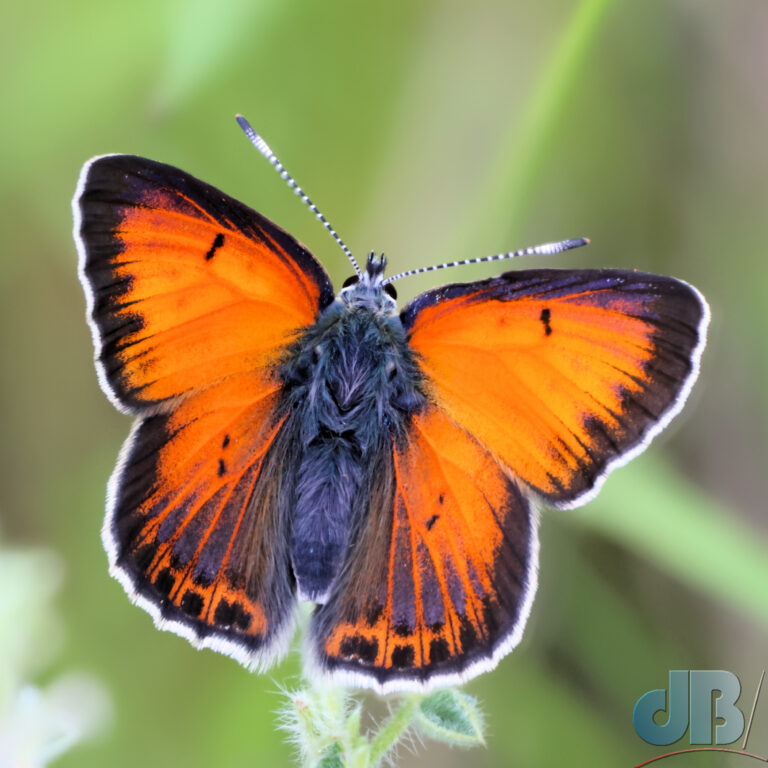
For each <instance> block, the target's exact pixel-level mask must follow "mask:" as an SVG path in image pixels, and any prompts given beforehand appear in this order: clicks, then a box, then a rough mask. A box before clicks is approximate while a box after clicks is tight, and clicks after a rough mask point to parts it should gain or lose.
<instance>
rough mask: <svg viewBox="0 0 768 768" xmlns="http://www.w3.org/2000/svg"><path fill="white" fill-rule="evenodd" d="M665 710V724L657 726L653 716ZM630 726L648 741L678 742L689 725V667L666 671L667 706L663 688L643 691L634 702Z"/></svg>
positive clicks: (650, 742)
mask: <svg viewBox="0 0 768 768" xmlns="http://www.w3.org/2000/svg"><path fill="white" fill-rule="evenodd" d="M664 710H666V711H667V712H668V713H669V717H668V718H667V722H666V723H664V725H658V724H657V723H655V722H654V720H653V716H654V715H655V714H656V713H657V712H663V711H664ZM632 725H634V726H635V731H636V732H637V735H638V736H639V737H640V738H641V739H642V740H643V741H647V742H648V743H649V744H656V746H659V747H662V746H666V745H667V744H674V743H675V742H676V741H680V739H682V738H683V735H684V734H685V731H686V730H687V728H688V670H686V669H671V670H670V671H669V706H667V692H666V691H665V690H664V689H663V688H657V689H656V690H655V691H648V693H644V694H643V695H642V696H641V697H640V698H639V699H638V700H637V704H635V711H634V712H633V713H632Z"/></svg>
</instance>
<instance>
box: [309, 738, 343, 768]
mask: <svg viewBox="0 0 768 768" xmlns="http://www.w3.org/2000/svg"><path fill="white" fill-rule="evenodd" d="M315 768H344V758H343V756H342V749H341V744H339V742H338V741H334V742H333V744H331V745H330V746H329V747H328V748H327V749H326V750H325V754H324V755H323V756H322V757H321V758H320V759H319V760H318V761H317V763H315Z"/></svg>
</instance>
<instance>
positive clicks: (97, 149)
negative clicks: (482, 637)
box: [0, 0, 768, 768]
mask: <svg viewBox="0 0 768 768" xmlns="http://www.w3.org/2000/svg"><path fill="white" fill-rule="evenodd" d="M766 29H768V4H766V3H765V0H740V2H738V3H731V2H722V0H643V2H630V1H629V0H585V1H584V2H577V1H576V0H539V2H536V3H510V2H504V1H503V0H498V1H497V2H480V3H467V2H459V1H458V0H441V1H438V0H427V1H420V2H406V1H405V0H391V1H390V2H388V3H360V2H352V1H351V0H346V1H344V2H337V1H336V0H327V1H326V2H322V3H321V2H293V1H289V0H250V1H248V0H220V1H219V2H216V3H214V2H206V1H204V0H187V1H186V2H175V1H173V0H162V1H161V2H158V0H152V1H151V2H150V0H134V1H133V2H132V3H130V4H125V3H108V2H95V1H92V0H89V1H88V2H84V1H82V0H81V1H80V2H74V3H59V2H54V0H42V2H40V3H37V4H35V5H34V8H32V7H31V6H29V5H24V4H21V3H17V4H10V3H5V4H4V7H3V23H2V29H0V61H2V67H1V68H0V72H2V75H0V78H1V79H0V104H2V111H3V119H2V123H1V124H0V156H1V158H2V160H1V163H0V194H1V195H2V206H0V222H1V223H0V231H2V235H3V247H2V253H1V255H0V348H1V349H2V356H3V365H2V369H1V370H0V393H1V396H2V400H1V402H0V424H1V425H2V435H3V439H2V441H0V451H1V452H2V455H0V504H1V505H2V507H1V508H0V531H1V532H2V537H3V543H4V545H5V546H14V547H20V546H27V545H34V546H44V547H47V548H50V549H51V550H54V551H55V552H58V553H59V554H60V555H61V557H62V559H63V562H64V565H65V581H64V588H63V591H62V592H61V594H60V595H59V598H58V600H57V601H56V610H57V611H58V613H59V614H60V619H61V621H60V624H61V633H62V634H61V638H59V643H60V652H59V654H58V655H57V656H56V659H55V663H53V664H52V665H50V666H49V667H48V668H46V670H45V672H44V673H43V675H42V677H41V678H40V679H41V680H43V681H44V680H45V679H46V676H51V675H54V674H56V673H57V672H58V671H61V670H65V669H81V670H87V671H89V672H92V673H94V674H95V675H96V676H97V677H98V678H100V679H101V680H102V681H103V683H104V684H105V685H106V687H107V689H108V691H109V693H110V695H111V696H112V699H113V702H114V710H115V714H114V718H113V726H112V728H111V729H110V730H109V731H107V732H106V733H105V734H104V735H102V736H101V737H100V738H99V739H97V740H95V741H93V742H89V743H87V744H85V745H83V746H80V747H78V748H77V749H76V750H73V751H72V752H70V753H69V754H68V755H66V756H65V757H64V758H62V759H61V760H60V762H59V763H57V764H58V765H61V766H62V768H65V767H70V768H71V767H74V766H77V767H78V768H88V767H90V766H94V767H95V766H99V767H101V766H105V765H109V766H112V767H113V768H123V767H125V768H129V767H130V768H135V766H137V765H140V766H146V767H147V768H153V767H154V766H165V765H173V766H175V765H184V766H189V768H193V767H197V766H221V767H224V768H246V767H248V768H256V767H257V766H272V765H284V764H287V763H288V762H289V760H290V751H289V748H288V747H287V746H285V745H284V744H283V742H282V738H281V734H280V733H279V732H277V731H276V729H275V725H274V717H273V712H274V710H275V709H276V708H277V706H278V704H279V697H278V696H277V694H276V692H277V690H278V684H279V683H285V682H290V680H291V678H292V677H294V676H295V675H296V674H297V672H298V669H299V664H298V659H297V655H296V654H295V653H294V654H293V655H292V656H291V657H289V659H288V661H287V662H285V663H284V664H283V665H282V666H281V667H280V668H278V669H276V670H274V671H273V674H272V675H271V676H255V675H251V674H248V673H247V672H245V671H244V670H243V669H241V668H240V667H239V666H238V665H237V664H236V663H235V662H233V661H232V660H230V659H228V658H224V657H220V656H218V655H216V654H214V653H212V652H209V651H205V652H197V651H195V650H193V649H192V648H191V646H189V645H188V643H186V642H185V641H184V640H182V639H181V638H178V637H176V636H175V635H172V634H169V633H161V632H158V631H157V630H155V629H154V628H153V626H152V622H151V620H150V618H149V617H148V616H147V615H146V614H145V613H143V612H142V611H140V610H139V609H138V608H135V607H132V606H131V605H130V603H129V601H128V600H127V598H126V596H125V595H124V593H123V590H122V588H121V587H120V586H119V585H118V584H117V582H115V581H113V580H112V579H110V578H109V576H108V575H107V567H106V556H105V554H104V552H103V551H102V548H101V543H100V539H99V530H100V527H101V520H102V514H103V506H104V489H105V483H106V480H107V478H108V476H109V474H110V472H111V470H112V467H113V464H114V461H115V458H116V455H117V452H118V450H119V447H120V445H121V443H122V440H123V439H124V438H125V436H126V435H127V433H128V429H129V426H130V421H129V419H127V418H126V417H125V416H121V415H119V414H118V413H117V412H116V411H115V410H114V409H113V408H112V406H110V405H109V403H108V402H107V400H106V398H105V397H104V396H103V395H102V393H101V392H100V390H99V388H98V385H97V382H96V376H95V374H94V370H93V364H92V354H93V353H92V348H91V339H90V334H89V332H88V329H87V327H86V324H85V321H84V309H85V304H84V298H83V295H82V290H81V288H80V286H79V284H78V281H77V275H76V254H75V249H74V245H73V243H72V237H71V227H72V224H71V213H70V199H71V196H72V194H73V192H74V188H75V183H76V180H77V176H78V173H79V170H80V167H81V165H82V163H83V162H84V161H85V160H86V159H88V158H89V157H90V156H92V155H95V154H99V153H105V152H128V153H134V154H140V155H145V156H147V157H150V158H153V159H156V160H161V161H164V162H168V163H171V164H173V165H177V166H179V167H181V168H184V169H185V170H187V171H189V172H190V173H193V174H194V175H196V176H199V177H200V178H202V179H205V180H206V181H208V182H210V183H212V184H214V185H216V186H218V187H220V188H221V189H223V190H226V191H227V192H228V193H229V194H231V195H234V196H235V197H237V198H239V199H241V200H243V201H245V202H247V203H248V204H250V205H251V206H253V207H255V208H256V209H258V210H260V211H262V212H263V213H265V214H266V215H267V216H269V217H270V218H272V219H273V220H275V221H276V222H278V223H280V224H281V225H282V226H284V227H285V228H286V229H288V230H289V231H290V232H292V233H294V234H295V235H296V236H297V237H299V238H300V239H301V240H302V241H303V242H305V243H306V244H307V245H308V247H309V248H310V249H311V250H312V251H313V252H314V253H315V254H316V255H318V256H319V257H320V258H321V259H322V261H323V262H324V263H325V264H326V266H327V267H328V269H329V271H330V272H331V274H332V277H333V278H334V281H335V282H336V284H337V285H338V284H339V283H340V281H341V280H342V279H343V278H344V277H346V276H347V273H348V272H349V267H348V265H347V263H346V261H345V259H344V257H343V255H342V254H341V252H340V251H339V250H338V249H337V248H336V246H335V244H334V243H333V242H332V241H331V239H330V238H329V237H328V236H327V234H326V233H325V232H323V230H322V229H321V228H320V227H319V226H318V224H317V223H316V222H315V221H314V218H313V217H312V215H311V214H310V213H309V212H308V211H307V210H306V209H304V208H303V206H301V205H300V203H299V202H298V201H297V199H296V198H295V197H294V196H293V195H292V194H291V193H290V191H289V190H288V189H287V188H286V187H285V185H284V184H283V183H282V182H281V181H280V180H279V178H278V177H277V175H276V174H275V173H274V171H273V170H272V169H271V168H270V167H269V165H268V164H267V163H266V162H265V161H264V160H263V158H261V157H260V156H259V155H258V154H257V153H256V152H255V151H254V150H253V148H251V147H250V146H249V145H248V143H247V141H246V140H245V138H244V137H243V135H242V134H241V133H240V131H239V129H238V128H237V126H236V124H235V122H234V119H233V118H234V114H235V112H242V113H243V114H244V115H246V116H247V117H248V118H249V119H250V120H251V122H252V123H253V124H254V127H255V128H256V130H258V131H259V132H261V133H262V134H263V135H264V136H265V138H266V139H267V141H269V142H270V144H271V145H272V147H273V149H275V151H276V152H277V153H278V155H279V156H280V158H281V160H282V161H283V162H284V163H285V165H286V166H287V167H288V169H289V170H290V171H291V172H292V173H293V174H294V175H295V176H296V177H297V179H298V181H299V183H300V184H301V185H302V186H303V187H304V188H305V189H306V190H307V192H308V193H309V194H310V196H312V198H313V199H314V201H315V202H316V203H317V204H318V205H319V207H320V208H321V210H323V211H324V212H325V214H326V215H327V216H328V218H329V219H330V220H331V222H332V223H333V225H334V226H335V227H336V229H337V230H338V231H339V232H340V233H341V234H342V236H343V237H344V238H345V240H346V241H347V244H348V245H349V246H350V247H351V248H352V249H353V251H354V252H356V253H357V254H358V257H360V256H361V255H363V254H364V253H365V252H366V251H367V250H370V249H372V248H375V249H376V250H377V251H380V250H384V251H386V253H387V256H388V258H389V259H390V261H391V264H392V269H393V270H397V271H399V270H401V269H405V268H408V267H412V266H417V265H422V264H431V263H435V262H442V261H446V260H449V259H454V258H466V257H472V256H482V255H485V254H489V253H495V252H498V251H505V250H510V249H512V248H515V247H522V246H526V245H531V244H535V243H539V242H546V241H550V240H555V239H559V238H564V237H573V236H579V235H588V236H589V237H591V238H592V245H591V246H590V247H589V248H586V249H583V250H579V251H576V252H571V253H568V254H565V255H563V256H562V257H561V258H558V259H557V260H555V259H536V260H533V259H528V260H521V261H520V262H519V263H518V264H515V265H513V267H519V268H525V267H529V266H534V265H535V266H545V265H550V264H552V265H560V266H568V267H582V266H583V267H587V266H595V267H596V266H610V267H624V268H637V269H641V270H647V271H651V272H659V273H664V274H671V275H675V276H678V277H681V278H683V279H685V280H687V281H689V282H691V283H693V284H695V285H696V286H697V287H698V288H700V289H701V291H702V292H703V293H704V294H705V295H706V296H707V298H708V299H709V301H710V304H711V307H712V314H713V323H712V327H711V333H710V341H709V346H708V349H707V350H706V352H705V355H704V360H703V367H702V375H701V379H700V381H699V383H698V385H697V387H696V389H695V391H694V393H693V396H692V398H691V401H690V402H689V404H688V407H687V408H686V410H685V412H684V414H683V416H682V417H680V418H678V419H677V421H676V422H675V423H674V425H673V427H672V428H670V429H669V430H668V431H667V432H666V433H665V434H664V436H663V437H662V438H660V439H659V440H657V441H656V442H655V443H654V445H653V447H652V448H651V449H650V450H649V451H648V452H647V453H646V454H645V455H644V456H643V457H641V458H639V459H637V460H636V461H635V462H633V463H632V464H631V465H630V466H628V467H626V468H623V469H620V470H618V471H617V472H616V473H615V475H614V476H613V477H612V478H611V480H610V481H609V482H608V483H607V484H606V486H605V488H604V491H603V493H602V494H601V495H600V496H599V497H598V499H597V500H596V501H594V502H593V503H591V504H590V505H589V506H588V507H586V508H584V509H580V510H576V511H571V512H554V511H545V512H544V514H543V525H542V557H541V579H540V583H541V585H540V589H539V593H538V597H537V600H536V603H535V605H534V610H533V615H532V619H531V622H530V624H529V626H528V628H527V631H526V634H525V638H524V641H523V643H522V645H521V647H520V648H518V649H517V650H516V651H515V652H514V653H513V654H512V655H511V656H510V657H508V658H507V659H506V660H504V661H503V662H502V663H501V664H500V666H499V668H498V669H497V670H496V671H494V672H492V673H490V674H486V675H484V676H482V677H480V678H479V679H477V680H475V681H474V682H472V683H471V684H470V685H469V686H468V690H469V691H471V692H472V693H473V694H475V695H477V696H478V697H479V698H480V700H481V701H482V702H483V703H484V706H485V709H486V712H487V714H488V720H489V729H488V739H489V744H488V748H487V750H475V751H473V752H462V751H449V750H447V749H446V748H442V747H436V746H433V745H429V746H427V747H426V748H424V749H420V750H418V755H419V756H418V757H414V756H413V755H411V754H410V753H408V752H407V751H402V752H401V760H400V764H401V765H404V766H407V765H417V764H419V765H426V766H429V765H440V766H441V768H450V766H463V765H473V766H486V765H487V766H507V765H509V766H513V765H514V766H540V765H541V766H547V765H554V764H556V762H557V763H558V764H570V765H579V766H580V765H600V766H618V765H634V764H635V763H637V762H640V760H642V759H646V758H649V757H652V756H653V755H655V754H659V753H660V752H661V751H662V750H660V749H657V748H653V747H650V746H649V745H646V744H645V743H644V742H642V741H641V740H640V739H639V738H638V737H637V735H636V734H635V733H634V731H633V728H632V708H633V706H634V702H635V701H636V699H637V698H638V697H639V696H640V695H641V694H642V693H644V692H645V691H647V690H649V689H651V688H661V687H665V686H666V679H667V671H668V670H669V669H670V668H683V669H688V668H690V669H707V668H715V669H721V668H722V669H729V670H731V671H733V672H735V673H737V674H738V675H740V677H741V679H742V683H743V685H744V695H743V697H742V700H741V704H742V705H743V708H744V709H745V710H747V711H748V710H749V708H750V705H751V700H752V697H753V696H754V691H755V685H756V681H757V678H758V676H759V673H760V670H761V669H762V668H763V667H764V666H765V665H766V663H767V662H768V650H767V649H768V642H767V641H768V632H767V630H768V517H767V516H766V515H765V498H766V494H765V486H766V483H765V475H766V468H767V464H768V462H767V459H768V455H767V454H768V451H767V450H766V444H767V441H766V432H767V431H768V430H767V429H766V426H767V422H768V419H767V416H768V409H767V408H766V385H767V383H768V382H767V381H766V378H767V376H766V373H767V366H766V361H767V360H768V354H767V352H768V333H766V330H767V329H768V323H766V320H765V315H764V309H765V303H766V288H768V259H766V255H767V254H766V243H768V152H766V136H768V91H766V87H765V83H766V68H767V67H768V43H767V42H766V39H767V38H766ZM498 271H499V268H498V265H496V266H495V267H493V266H491V267H488V268H484V269H475V270H472V269H465V270H463V271H461V272H458V271H457V272H455V273H454V274H453V275H451V276H450V277H451V278H452V279H455V280H468V279H473V278H476V277H480V276H484V275H487V274H493V273H494V272H498ZM443 277H444V275H443V274H438V275H437V276H435V275H434V274H433V275H428V276H423V278H419V279H413V280H410V281H406V282H403V283H401V284H399V285H398V290H399V291H400V294H401V300H403V299H404V300H407V299H409V298H410V297H412V296H413V295H414V294H415V293H416V292H418V291H421V290H423V289H424V288H426V287H428V286H430V285H434V284H437V283H438V282H439V281H440V280H441V279H443ZM0 587H1V588H2V589H9V588H12V585H0ZM51 642H53V638H51ZM761 707H762V709H761ZM761 716H762V720H760V717H761ZM767 726H768V698H766V699H765V700H764V701H763V703H762V704H761V705H760V706H759V707H758V710H757V714H756V723H755V726H754V728H753V733H752V736H751V737H750V744H749V746H750V748H751V749H752V751H755V752H760V753H762V754H765V753H768V732H767V731H768V729H767ZM681 746H687V740H684V741H683V742H682V743H681ZM686 760H688V762H685V761H686ZM0 762H1V761H0ZM676 764H677V765H679V766H683V765H708V766H709V765H730V764H735V763H728V762H724V761H723V760H720V759H719V758H718V756H716V755H694V756H692V757H685V758H677V759H676Z"/></svg>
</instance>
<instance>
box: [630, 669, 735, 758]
mask: <svg viewBox="0 0 768 768" xmlns="http://www.w3.org/2000/svg"><path fill="white" fill-rule="evenodd" d="M715 691H718V692H719V695H718V696H717V698H715V700H714V702H715V706H714V712H713V707H712V694H713V693H714V692H715ZM740 693H741V683H739V678H738V677H736V675H734V674H733V673H732V672H726V671H725V670H692V671H691V672H690V673H689V672H688V671H687V670H684V669H673V670H670V673H669V702H667V692H666V691H665V690H664V689H663V688H659V689H657V690H655V691H648V692H647V693H644V694H643V695H642V696H641V697H640V698H639V699H638V700H637V703H636V704H635V711H634V712H633V714H632V723H633V725H634V726H635V731H636V732H637V735H638V736H639V737H640V738H641V739H643V741H647V742H648V743H649V744H656V745H657V746H660V747H661V746H666V745H667V744H674V743H675V742H676V741H679V740H680V739H682V738H683V736H684V735H685V731H686V729H687V728H688V720H689V715H690V723H691V733H690V742H691V744H711V743H712V723H713V720H715V719H716V718H720V719H722V720H723V721H724V722H722V723H718V724H717V725H715V743H716V744H730V743H731V742H733V741H736V739H738V738H739V736H741V734H742V733H743V732H744V715H743V714H742V713H741V710H740V709H739V708H738V707H737V706H736V701H737V700H738V698H739V694H740ZM689 701H690V710H689V706H688V705H689ZM660 711H662V712H663V711H666V712H667V713H668V717H667V722H666V723H664V724H663V725H659V724H658V723H656V722H655V721H654V719H653V716H654V715H655V714H656V712H660Z"/></svg>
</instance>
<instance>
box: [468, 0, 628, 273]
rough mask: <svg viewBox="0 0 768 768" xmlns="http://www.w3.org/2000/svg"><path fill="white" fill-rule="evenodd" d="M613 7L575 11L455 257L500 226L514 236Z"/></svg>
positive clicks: (585, 1)
mask: <svg viewBox="0 0 768 768" xmlns="http://www.w3.org/2000/svg"><path fill="white" fill-rule="evenodd" d="M612 3H613V0H582V2H581V3H579V5H578V7H577V8H576V10H575V11H574V13H573V15H572V16H571V18H570V20H569V22H568V24H567V26H566V27H565V29H564V31H563V33H562V35H561V36H560V39H559V40H558V42H557V44H556V45H555V47H554V50H553V52H552V55H551V56H550V57H549V61H548V63H547V64H546V66H545V67H544V69H543V72H542V74H541V77H540V79H539V82H538V83H537V84H536V85H535V86H534V87H533V89H532V95H531V99H530V101H529V102H528V104H527V106H526V108H525V110H524V111H523V113H522V116H521V115H520V112H514V113H513V115H512V116H511V118H510V122H511V125H510V126H509V129H508V130H506V131H505V132H504V133H503V137H504V138H503V140H502V142H501V144H500V146H499V147H498V149H497V151H496V154H495V157H494V158H493V159H492V161H491V162H490V163H489V164H488V169H489V170H488V174H487V176H486V178H485V180H484V181H483V182H481V183H480V185H479V189H480V190H481V191H480V192H479V193H478V194H477V195H476V196H475V197H476V200H477V201H478V203H477V206H476V209H475V210H474V211H473V212H471V213H470V214H469V215H468V216H466V218H465V219H464V220H465V221H470V222H472V227H471V228H470V231H468V232H466V235H467V236H466V237H459V238H457V239H456V240H455V242H456V243H457V255H456V258H457V259H462V258H465V257H466V254H467V253H469V252H470V251H472V250H473V249H474V248H476V243H477V242H478V240H480V241H482V240H483V236H485V237H487V233H488V232H493V231H495V230H497V229H498V227H499V226H500V223H501V222H504V226H505V234H507V233H511V234H512V235H513V236H514V233H515V231H516V230H517V229H518V227H519V226H520V222H521V221H522V219H523V218H524V216H525V214H526V211H527V208H528V204H529V201H531V200H532V199H533V195H532V194H531V192H532V188H533V187H534V186H535V185H536V182H537V180H540V179H541V177H542V173H541V168H542V166H543V164H544V161H545V160H546V157H547V155H548V153H549V150H548V147H549V146H550V145H551V141H550V139H551V135H552V132H553V130H554V128H555V125H556V124H557V122H558V119H559V118H560V116H561V115H562V113H563V110H564V108H565V105H566V103H567V101H568V97H569V95H570V93H571V91H572V86H573V85H574V83H575V82H576V81H577V79H578V78H579V76H580V75H581V72H582V70H583V65H584V61H585V59H586V58H587V55H588V53H589V51H590V46H591V45H592V43H593V42H594V39H595V37H596V35H597V33H598V30H599V29H600V25H601V22H602V21H603V19H604V18H605V15H606V12H607V11H608V9H609V8H610V7H611V5H612Z"/></svg>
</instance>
